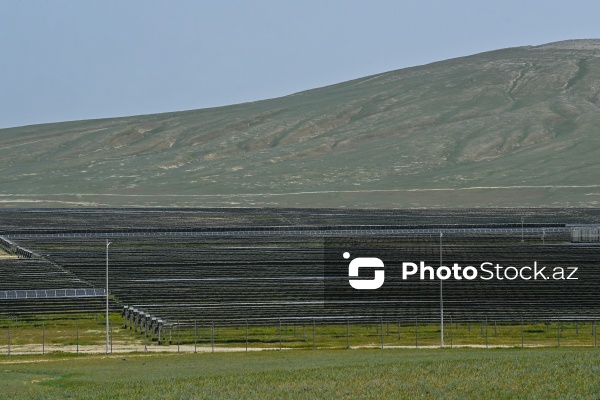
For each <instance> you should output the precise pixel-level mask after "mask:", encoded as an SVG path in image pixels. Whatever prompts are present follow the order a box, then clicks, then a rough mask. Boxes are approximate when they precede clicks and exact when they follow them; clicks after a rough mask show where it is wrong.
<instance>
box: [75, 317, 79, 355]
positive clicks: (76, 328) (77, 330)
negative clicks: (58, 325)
mask: <svg viewBox="0 0 600 400" xmlns="http://www.w3.org/2000/svg"><path fill="white" fill-rule="evenodd" d="M75 331H76V335H77V354H79V321H76V322H75Z"/></svg>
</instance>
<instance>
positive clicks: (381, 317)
mask: <svg viewBox="0 0 600 400" xmlns="http://www.w3.org/2000/svg"><path fill="white" fill-rule="evenodd" d="M381 348H382V349H383V317H381Z"/></svg>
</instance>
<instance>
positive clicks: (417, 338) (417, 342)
mask: <svg viewBox="0 0 600 400" xmlns="http://www.w3.org/2000/svg"><path fill="white" fill-rule="evenodd" d="M415 348H417V349H418V348H419V318H417V317H415Z"/></svg>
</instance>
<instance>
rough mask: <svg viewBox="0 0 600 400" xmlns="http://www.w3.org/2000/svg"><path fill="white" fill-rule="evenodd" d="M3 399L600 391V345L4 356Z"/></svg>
mask: <svg viewBox="0 0 600 400" xmlns="http://www.w3.org/2000/svg"><path fill="white" fill-rule="evenodd" d="M0 370H1V371H2V372H1V373H0V386H1V387H2V391H1V392H0V397H1V398H8V399H31V398H44V399H58V398H60V399H64V398H86V399H148V398H165V399H189V398H294V399H295V398H328V399H333V398H395V399H396V398H416V397H419V398H500V399H502V398H561V399H564V398H598V397H599V396H600V380H599V379H598V373H599V372H600V351H598V350H596V349H594V348H576V347H569V348H564V347H562V348H535V349H532V348H530V349H518V348H517V349H445V350H440V349H419V350H417V349H401V350H391V349H389V350H378V349H370V350H367V349H362V350H321V351H309V350H292V351H283V352H279V351H264V352H251V353H215V354H211V353H204V354H154V355H145V354H129V355H125V356H123V355H120V356H116V355H115V356H98V355H96V356H89V355H87V356H64V355H52V356H21V357H10V358H9V357H2V358H1V359H0Z"/></svg>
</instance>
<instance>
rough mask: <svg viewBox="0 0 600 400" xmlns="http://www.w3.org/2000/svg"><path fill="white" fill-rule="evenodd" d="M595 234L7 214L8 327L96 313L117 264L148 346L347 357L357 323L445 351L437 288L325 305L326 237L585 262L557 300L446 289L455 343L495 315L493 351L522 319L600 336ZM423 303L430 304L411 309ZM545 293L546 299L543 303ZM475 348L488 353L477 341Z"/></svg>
mask: <svg viewBox="0 0 600 400" xmlns="http://www.w3.org/2000/svg"><path fill="white" fill-rule="evenodd" d="M599 225H600V210H596V209H493V210H492V209H474V210H343V209H199V210H166V209H161V210H140V209H131V210H123V209H119V210H110V209H107V210H27V211H16V210H7V211H1V212H0V236H1V243H2V248H3V250H4V252H5V253H6V254H7V256H6V257H4V258H2V259H0V269H1V272H2V275H3V277H4V279H3V280H2V283H1V286H0V310H1V311H0V313H1V314H2V315H1V316H0V317H3V318H4V319H5V320H6V321H9V320H13V319H15V320H18V318H20V319H21V320H22V321H25V320H31V321H33V320H36V319H39V318H44V316H51V315H52V316H55V315H62V316H64V315H70V314H72V315H82V314H87V315H96V316H97V315H101V314H102V313H103V312H104V307H105V303H104V301H105V282H106V268H107V256H108V275H109V299H110V303H109V305H110V311H111V314H112V315H118V316H119V317H118V320H120V323H117V324H118V325H122V326H123V327H127V328H130V330H133V331H139V332H143V333H145V335H144V337H145V339H146V340H147V341H149V342H152V341H154V342H157V341H158V343H160V342H161V340H162V341H166V340H168V341H169V342H170V343H173V342H174V339H173V335H174V333H173V332H174V329H175V332H176V334H179V335H182V334H181V331H182V330H183V331H184V333H183V336H184V337H185V338H186V339H185V340H184V342H186V341H187V344H188V345H191V343H192V342H193V343H194V346H195V345H196V344H197V343H202V340H204V344H206V345H209V344H212V345H213V346H214V340H215V339H214V335H215V333H214V329H216V328H215V326H216V327H218V329H221V330H222V331H223V330H228V332H229V334H230V335H231V338H229V339H228V340H230V341H232V342H235V343H237V345H240V346H242V347H243V344H244V341H245V344H246V348H247V346H248V341H249V336H250V337H252V336H253V333H252V332H253V330H254V332H255V333H254V336H255V341H256V342H259V341H264V342H269V343H271V344H274V345H277V344H278V345H279V347H281V345H282V335H283V333H282V332H285V334H287V333H288V332H292V335H293V337H294V339H293V340H291V339H290V340H288V341H289V342H290V343H287V346H289V347H294V346H295V345H294V343H296V344H298V346H299V347H311V346H314V345H315V339H314V336H315V331H317V332H318V331H319V330H320V331H321V332H327V334H328V335H330V336H331V337H339V338H347V339H348V347H350V330H351V326H352V331H353V332H357V331H358V330H359V329H364V330H365V335H367V334H368V332H369V329H372V330H374V335H373V337H374V339H373V340H374V341H375V343H376V344H377V345H379V344H380V342H381V345H382V346H383V343H384V337H383V333H384V332H385V333H386V335H390V330H391V332H392V334H393V335H392V336H394V337H396V335H397V340H396V339H395V341H394V342H393V344H395V345H402V344H403V343H404V344H406V345H407V346H408V345H412V343H413V342H414V341H415V337H416V339H417V341H418V340H419V337H418V335H419V333H418V331H419V324H421V338H420V340H421V341H422V343H425V344H431V345H433V344H435V343H436V341H438V340H439V325H437V324H439V321H440V299H439V297H440V294H439V291H438V287H439V282H437V281H434V282H431V283H428V284H426V285H424V286H423V285H422V286H419V287H417V286H415V285H414V284H413V283H410V282H406V283H404V284H402V285H400V286H398V287H397V288H394V290H393V291H392V293H393V294H392V295H390V296H388V297H386V298H385V299H384V300H385V304H381V303H377V302H375V303H374V302H365V303H358V304H354V305H352V306H351V307H349V305H348V304H347V303H345V302H343V301H338V302H335V301H329V302H328V294H329V293H330V292H331V290H334V291H335V290H336V286H335V284H334V286H333V289H332V286H331V284H330V283H328V282H326V279H325V275H326V274H324V260H325V259H326V258H327V257H328V256H330V254H328V252H329V253H331V252H333V253H335V254H337V252H338V249H337V248H333V249H332V248H331V247H330V246H329V247H328V246H327V245H324V243H327V244H331V243H334V244H335V243H336V240H338V241H340V246H342V247H340V248H339V252H340V254H341V252H342V251H343V250H344V249H343V246H344V240H346V241H347V240H353V241H356V242H366V241H370V242H371V243H376V246H380V248H390V247H392V248H402V249H403V250H402V252H403V256H405V257H409V258H410V257H411V256H412V255H414V257H421V256H425V257H427V258H426V261H428V262H430V263H431V264H432V265H435V263H436V262H439V257H440V251H442V252H443V255H444V257H446V258H447V259H457V258H460V257H461V256H462V255H464V254H467V253H469V254H474V253H473V252H474V251H475V254H483V253H486V254H495V255H499V256H501V257H505V259H508V260H511V261H513V262H517V261H520V260H521V261H524V262H525V261H528V260H534V259H545V260H547V261H548V262H550V263H554V264H556V265H562V266H565V265H577V266H579V268H580V274H583V275H580V276H581V278H582V279H581V280H580V281H579V282H578V283H579V286H577V287H573V286H569V285H564V286H562V287H561V288H560V289H552V292H551V293H550V294H549V297H548V293H543V290H542V292H540V293H538V292H535V290H533V291H532V290H530V288H531V287H527V286H523V283H518V282H516V281H515V282H512V281H511V282H503V283H502V284H496V285H492V286H487V287H485V288H484V289H482V288H481V286H477V285H474V284H472V283H470V282H458V281H454V282H449V283H448V284H447V285H446V287H445V293H444V311H445V322H446V323H449V326H450V329H455V330H456V331H455V334H458V332H459V331H460V329H467V327H468V331H469V333H471V331H472V330H473V332H474V333H475V331H477V332H480V333H482V334H483V321H485V329H486V339H485V340H486V341H485V344H487V343H488V342H487V340H488V338H487V337H488V332H487V331H488V329H490V330H491V329H493V333H491V332H492V331H490V334H489V336H497V335H498V333H497V330H498V329H500V330H502V329H505V330H509V329H512V328H509V326H512V325H511V324H517V325H518V324H519V323H520V324H523V320H525V321H527V323H529V324H539V325H540V326H545V328H544V329H543V330H551V329H550V328H549V326H550V324H563V325H561V326H564V324H565V323H566V324H567V325H568V326H569V327H570V329H572V330H573V332H575V330H576V331H577V334H579V331H580V330H581V331H582V332H583V331H586V332H587V331H590V332H589V335H592V334H593V335H594V340H595V320H596V319H597V318H598V317H599V316H600V307H599V304H600V303H598V302H597V300H598V298H597V297H598V296H597V289H596V288H597V287H598V284H599V283H600V282H599V281H598V278H597V275H598V274H597V273H596V272H595V271H596V269H597V268H598V265H600V257H599V251H600V246H599V242H598V235H597V227H598V226H599ZM582 232H584V234H582ZM590 232H591V233H590ZM594 232H596V233H595V234H594ZM442 235H443V243H441V242H440V237H441V236H442ZM594 235H595V236H594ZM340 238H343V239H344V240H341V239H340ZM108 242H110V246H107V243H108ZM334 246H335V245H334ZM474 249H475V250H474ZM565 256H567V257H566V258H565ZM506 257H508V258H506ZM338 278H339V279H338V281H339V285H344V284H346V285H347V282H348V280H347V279H348V277H347V276H344V277H338ZM582 281H583V283H582ZM544 290H546V289H544ZM548 290H550V289H548ZM417 293H418V294H419V295H420V296H421V297H422V298H423V299H424V301H422V302H419V303H418V304H411V302H410V300H411V298H412V297H415V296H416V295H417ZM507 293H508V297H509V299H510V301H508V302H507V301H506V300H505V299H506V298H507ZM538 294H541V295H542V296H546V297H544V300H543V301H541V300H540V299H539V298H538V297H537V296H538ZM465 296H466V297H465ZM548 298H550V301H548V300H547V299H548ZM96 318H97V317H96ZM561 319H562V322H561ZM453 322H454V323H455V324H454V325H452V323H453ZM459 322H460V323H461V325H459V324H458V323H459ZM499 324H500V328H499ZM569 324H570V325H569ZM492 326H493V327H492ZM503 326H504V327H505V328H502V327H503ZM427 327H429V328H427ZM472 327H473V329H472ZM249 329H250V335H249V334H248V330H249ZM269 329H271V331H268V330H269ZM427 329H430V331H431V332H430V333H429V337H428V336H427V335H428V334H427ZM515 329H517V330H518V326H517V327H516V328H515ZM552 329H553V328H552ZM559 329H563V327H561V328H559ZM199 330H200V334H199V333H198V332H199ZM209 330H210V332H209ZM244 330H245V335H244ZM267 331H268V332H267ZM204 332H207V333H204ZM258 332H261V333H260V335H262V336H261V339H259V338H258V336H260V335H259V333H258ZM401 332H405V333H404V334H403V335H402V337H401ZM553 332H554V331H553ZM474 333H473V334H474ZM546 333H547V332H546ZM317 335H318V333H317ZM323 335H325V333H323V334H322V335H320V336H321V337H322V336H323ZM589 335H588V336H589ZM311 336H312V338H311ZM167 337H168V339H167ZM340 340H341V339H340ZM357 340H358V339H357ZM385 340H386V341H390V340H391V339H390V338H385ZM402 340H405V341H406V342H402ZM559 340H560V337H559ZM585 340H586V341H590V340H591V336H590V338H588V339H585ZM474 341H475V342H476V343H479V344H483V343H484V342H482V339H481V337H479V338H478V339H476V340H475V339H474ZM211 342H212V343H211ZM292 342H293V343H292ZM359 342H360V343H361V344H363V343H364V344H365V345H368V344H370V343H371V342H369V341H368V340H363V339H360V340H359ZM177 343H178V344H179V341H177ZM563 343H564V342H563ZM586 343H587V342H586ZM590 343H591V342H590ZM262 344H263V345H265V346H266V343H262ZM417 344H418V343H417Z"/></svg>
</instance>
